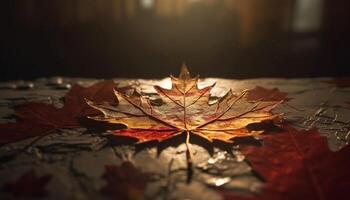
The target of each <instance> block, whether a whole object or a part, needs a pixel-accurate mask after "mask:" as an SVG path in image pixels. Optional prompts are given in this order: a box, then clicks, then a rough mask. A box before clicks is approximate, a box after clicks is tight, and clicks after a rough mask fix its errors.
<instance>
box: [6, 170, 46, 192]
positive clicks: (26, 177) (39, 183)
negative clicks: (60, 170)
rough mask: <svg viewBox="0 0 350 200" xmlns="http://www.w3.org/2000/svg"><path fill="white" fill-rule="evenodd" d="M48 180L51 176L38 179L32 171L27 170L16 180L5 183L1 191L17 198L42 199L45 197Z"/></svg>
mask: <svg viewBox="0 0 350 200" xmlns="http://www.w3.org/2000/svg"><path fill="white" fill-rule="evenodd" d="M50 180H51V175H43V176H41V177H38V176H37V175H36V174H35V172H34V170H29V171H27V172H25V173H24V174H23V175H22V176H21V177H20V178H19V179H18V180H16V181H14V182H8V183H5V184H4V185H3V188H2V189H3V190H4V192H6V193H9V194H12V195H14V196H17V197H43V196H46V195H47V191H46V190H45V186H46V184H47V183H48V182H49V181H50Z"/></svg>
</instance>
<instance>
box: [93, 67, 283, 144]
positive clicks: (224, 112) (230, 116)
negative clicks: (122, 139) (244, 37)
mask: <svg viewBox="0 0 350 200" xmlns="http://www.w3.org/2000/svg"><path fill="white" fill-rule="evenodd" d="M171 81H172V88H171V89H164V88H161V87H160V86H154V88H155V90H156V91H157V92H158V95H159V97H160V98H161V99H162V102H163V103H162V104H161V105H156V106H154V105H152V102H151V101H150V100H149V99H148V98H147V96H142V95H141V94H139V93H137V92H136V91H134V93H133V94H132V95H130V96H127V95H125V94H123V93H122V92H121V91H118V90H116V91H115V95H116V97H117V99H118V101H119V104H118V105H117V106H115V105H110V104H108V103H96V102H93V101H90V100H87V103H88V104H89V105H90V106H91V107H93V108H95V109H97V110H99V111H101V112H102V113H103V115H102V116H97V117H91V118H92V119H95V120H99V121H105V122H108V123H115V124H124V125H126V126H127V127H128V129H124V130H117V131H115V132H114V134H115V135H117V136H128V137H134V138H137V139H138V140H139V142H148V141H151V140H158V141H162V140H166V139H168V138H170V137H173V136H175V135H178V134H181V133H187V135H188V138H187V140H188V139H189V134H190V133H192V134H196V135H199V136H200V137H203V138H205V139H207V140H208V141H210V142H211V141H213V140H221V141H224V142H232V139H233V138H236V137H246V136H257V135H259V134H261V133H262V132H263V130H249V129H248V128H247V125H249V124H252V123H260V122H264V121H267V120H276V119H278V118H279V117H280V115H278V114H275V115H274V114H271V113H270V111H271V110H272V109H273V108H274V107H275V106H276V105H278V103H279V102H276V101H273V102H261V101H254V102H251V101H248V99H247V98H246V92H245V91H243V92H241V93H240V94H239V95H234V94H233V92H232V91H229V92H228V93H227V94H226V95H225V96H224V97H222V98H221V99H220V100H219V101H217V102H216V103H214V104H209V103H208V101H209V96H210V90H211V89H212V88H213V87H214V85H215V84H213V85H211V86H208V87H204V88H201V89H200V88H198V85H197V83H198V77H195V78H191V76H190V74H189V72H188V70H187V67H185V66H183V67H182V70H181V73H180V76H179V77H178V78H175V77H171Z"/></svg>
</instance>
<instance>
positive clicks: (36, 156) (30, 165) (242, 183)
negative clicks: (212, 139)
mask: <svg viewBox="0 0 350 200" xmlns="http://www.w3.org/2000/svg"><path fill="white" fill-rule="evenodd" d="M328 80H330V79H329V78H314V79H249V80H227V79H217V78H207V79H203V80H201V83H200V86H202V87H203V86H205V85H208V84H210V83H212V82H214V81H216V82H217V84H216V87H215V89H214V90H213V91H212V95H213V96H214V98H213V100H215V96H223V95H224V94H225V93H226V92H227V91H228V90H229V89H232V90H233V91H234V92H239V91H241V90H244V89H253V88H254V87H256V86H262V87H265V88H278V89H279V90H280V91H283V92H286V93H288V98H290V100H289V101H288V102H286V103H284V104H282V105H281V106H279V107H278V108H277V110H276V112H280V113H285V119H286V120H288V121H290V122H291V123H292V124H293V125H294V126H296V127H299V128H303V129H307V128H311V127H314V126H316V127H317V128H319V130H320V132H321V133H322V134H324V135H325V136H326V137H327V138H328V143H329V147H330V149H332V150H333V151H337V150H339V149H341V148H342V147H344V146H345V145H347V144H348V142H349V137H350V136H349V135H350V112H349V107H350V106H349V105H348V104H346V102H349V101H350V88H337V87H336V86H334V85H331V84H329V83H327V82H326V81H328ZM97 81H98V80H95V79H83V78H67V77H53V78H41V79H37V80H34V81H31V82H24V81H10V82H6V83H0V123H6V122H12V121H15V119H14V118H13V116H12V115H13V110H12V107H13V106H14V105H17V104H21V103H25V102H44V103H47V104H53V105H54V106H56V107H58V108H59V107H62V106H63V102H62V97H63V96H64V94H65V93H66V92H67V90H68V89H69V88H70V86H71V85H73V84H81V85H83V86H89V85H91V84H94V83H96V82H97ZM115 81H116V82H118V83H119V84H120V86H123V85H133V86H135V87H137V89H138V90H139V91H140V92H143V93H145V94H147V95H149V96H150V98H157V97H156V96H155V91H154V89H153V87H152V86H153V85H154V84H158V85H161V86H163V87H168V88H169V87H170V81H169V79H168V78H166V79H163V80H127V79H119V80H115ZM111 92H112V91H111ZM183 141H184V139H183V138H179V139H178V141H174V142H173V143H172V144H171V145H168V146H164V147H163V146H162V145H157V144H151V145H144V146H139V145H136V146H135V145H132V144H130V145H127V144H126V145H113V143H111V142H110V141H109V139H108V138H107V137H105V136H104V134H101V133H97V132H96V133H95V132H91V131H89V132H87V131H86V129H84V128H80V129H71V130H68V129H61V130H56V131H54V132H53V133H51V134H50V135H47V136H45V137H42V138H31V139H27V140H23V141H19V142H16V143H12V144H7V145H3V146H0V177H1V179H0V186H2V185H3V184H4V183H5V182H8V181H11V180H16V179H17V178H19V177H20V176H21V174H23V173H24V172H25V171H28V170H30V169H34V170H35V172H37V173H38V174H39V175H41V174H51V175H52V176H53V177H52V180H51V181H50V182H49V184H48V185H47V190H48V196H47V197H45V199H106V197H105V196H104V195H102V194H101V192H100V190H101V188H102V187H103V186H105V185H106V182H105V180H104V179H102V175H103V174H104V170H105V166H106V165H115V166H119V165H121V163H123V162H124V161H131V162H133V163H134V164H135V166H136V167H137V168H139V169H141V170H142V171H143V172H147V173H150V174H152V180H151V181H150V183H148V184H147V187H146V189H145V193H144V197H145V199H221V196H219V195H218V194H217V193H216V192H215V188H217V187H219V188H221V189H226V190H231V191H234V192H237V194H241V195H250V194H253V193H259V192H261V186H262V185H263V184H264V183H263V181H262V180H261V179H260V178H259V177H257V176H256V175H255V174H254V173H253V172H252V169H251V167H250V166H249V164H248V163H247V162H246V160H245V158H244V156H243V155H242V154H241V153H240V152H239V150H238V146H236V145H230V146H225V148H224V149H223V148H222V146H220V145H219V146H217V145H213V146H211V147H207V146H205V145H201V144H200V142H196V141H195V139H194V140H193V141H191V142H192V143H193V144H192V147H193V149H194V163H195V166H196V167H195V168H194V175H193V180H192V182H191V183H190V184H189V185H188V184H187V183H186V179H187V178H186V177H187V165H186V155H185V154H186V146H185V144H184V143H183ZM10 197H11V196H9V195H8V194H6V193H4V192H3V191H2V192H0V199H7V198H10Z"/></svg>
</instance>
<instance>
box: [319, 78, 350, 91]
mask: <svg viewBox="0 0 350 200" xmlns="http://www.w3.org/2000/svg"><path fill="white" fill-rule="evenodd" d="M325 82H326V83H329V84H332V85H335V86H336V87H338V88H347V87H350V77H342V78H334V79H332V80H329V81H325Z"/></svg>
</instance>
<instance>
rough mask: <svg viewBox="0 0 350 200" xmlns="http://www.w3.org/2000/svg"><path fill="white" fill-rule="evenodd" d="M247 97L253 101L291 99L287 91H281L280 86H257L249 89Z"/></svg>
mask: <svg viewBox="0 0 350 200" xmlns="http://www.w3.org/2000/svg"><path fill="white" fill-rule="evenodd" d="M247 99H248V100H251V101H258V100H260V101H289V100H290V98H287V93H286V92H281V91H280V90H279V89H278V88H272V89H267V88H264V87H260V86H256V87H255V88H254V89H251V90H249V91H248V95H247Z"/></svg>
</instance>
